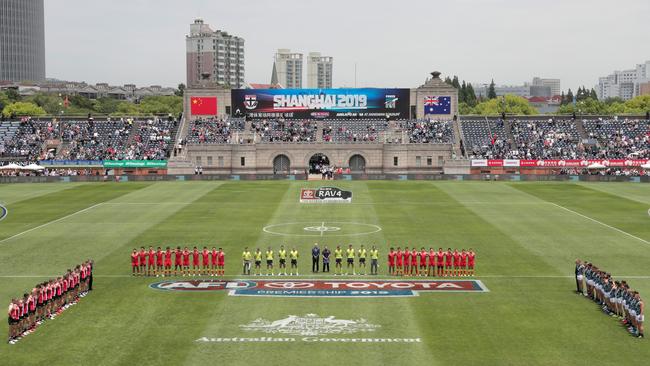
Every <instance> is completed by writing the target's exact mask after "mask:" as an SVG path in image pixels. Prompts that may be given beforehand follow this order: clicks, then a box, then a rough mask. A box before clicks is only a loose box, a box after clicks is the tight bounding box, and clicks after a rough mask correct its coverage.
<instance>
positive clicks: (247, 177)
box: [0, 174, 650, 184]
mask: <svg viewBox="0 0 650 366" xmlns="http://www.w3.org/2000/svg"><path fill="white" fill-rule="evenodd" d="M305 178H306V177H305V175H304V174H295V175H294V174H289V175H286V174H203V175H194V174H192V175H175V174H168V175H123V176H97V175H85V176H69V177H35V176H31V177H11V176H0V184H6V183H61V182H115V181H120V182H151V181H210V180H218V181H226V180H231V181H254V180H255V181H259V180H289V181H304V180H306V179H305ZM334 180H350V181H352V180H395V181H408V180H429V181H433V180H455V181H506V182H520V181H521V182H544V181H552V182H633V183H650V176H643V177H626V176H613V175H539V174H530V175H519V174H342V175H335V176H334ZM327 182H328V181H322V183H323V184H327Z"/></svg>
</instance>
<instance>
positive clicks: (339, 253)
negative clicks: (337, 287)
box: [334, 245, 343, 275]
mask: <svg viewBox="0 0 650 366" xmlns="http://www.w3.org/2000/svg"><path fill="white" fill-rule="evenodd" d="M334 260H335V261H336V264H335V266H336V273H334V274H335V275H340V274H343V263H342V262H343V250H342V249H341V246H340V245H337V246H336V249H334Z"/></svg>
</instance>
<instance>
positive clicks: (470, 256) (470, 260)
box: [467, 248, 476, 276]
mask: <svg viewBox="0 0 650 366" xmlns="http://www.w3.org/2000/svg"><path fill="white" fill-rule="evenodd" d="M475 260H476V253H474V250H473V249H472V248H469V251H468V252H467V272H468V275H470V276H474V264H475V263H474V261H475Z"/></svg>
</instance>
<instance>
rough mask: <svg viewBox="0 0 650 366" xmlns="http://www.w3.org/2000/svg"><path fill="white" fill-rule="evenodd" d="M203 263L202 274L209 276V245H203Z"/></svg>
mask: <svg viewBox="0 0 650 366" xmlns="http://www.w3.org/2000/svg"><path fill="white" fill-rule="evenodd" d="M201 263H202V264H203V269H202V270H201V275H203V276H209V275H210V251H209V250H208V247H203V251H202V252H201Z"/></svg>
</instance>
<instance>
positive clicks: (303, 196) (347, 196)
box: [300, 187, 352, 203]
mask: <svg viewBox="0 0 650 366" xmlns="http://www.w3.org/2000/svg"><path fill="white" fill-rule="evenodd" d="M340 202H342V203H351V202H352V192H350V191H344V190H342V189H339V188H336V187H320V188H316V189H313V188H303V189H301V190H300V203H340Z"/></svg>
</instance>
